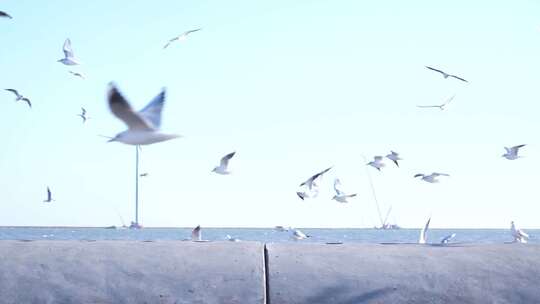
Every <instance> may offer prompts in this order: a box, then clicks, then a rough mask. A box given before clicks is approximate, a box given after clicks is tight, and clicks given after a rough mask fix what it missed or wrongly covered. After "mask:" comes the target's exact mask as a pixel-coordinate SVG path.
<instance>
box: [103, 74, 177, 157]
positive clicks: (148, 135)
mask: <svg viewBox="0 0 540 304" xmlns="http://www.w3.org/2000/svg"><path fill="white" fill-rule="evenodd" d="M108 102H109V108H110V110H111V112H112V113H113V114H114V116H116V117H117V118H118V119H120V120H122V121H123V122H124V123H125V124H126V125H127V126H128V129H127V131H124V132H121V133H118V134H117V135H116V136H115V137H113V138H111V139H110V140H109V142H112V141H117V142H121V143H124V144H128V145H134V146H138V145H150V144H154V143H158V142H162V141H166V140H171V139H174V138H177V137H180V135H176V134H166V133H162V132H161V131H160V127H161V111H162V110H163V105H164V103H165V89H163V90H162V91H161V93H159V94H158V95H157V96H156V97H155V98H154V99H152V101H150V103H149V104H148V105H146V107H144V108H143V109H142V110H140V111H139V112H135V111H134V110H133V108H132V107H131V105H130V104H129V103H128V102H127V101H126V99H125V98H124V97H123V96H122V95H121V94H120V92H119V91H118V89H117V88H116V87H115V85H114V84H110V85H109V92H108Z"/></svg>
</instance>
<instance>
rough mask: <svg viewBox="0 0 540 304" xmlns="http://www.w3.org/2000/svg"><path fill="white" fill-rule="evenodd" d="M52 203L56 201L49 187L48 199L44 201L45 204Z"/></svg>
mask: <svg viewBox="0 0 540 304" xmlns="http://www.w3.org/2000/svg"><path fill="white" fill-rule="evenodd" d="M52 201H54V200H53V199H52V193H51V189H50V188H49V187H47V199H46V200H44V201H43V202H44V203H50V202H52Z"/></svg>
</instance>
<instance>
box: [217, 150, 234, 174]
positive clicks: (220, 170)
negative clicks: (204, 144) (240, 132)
mask: <svg viewBox="0 0 540 304" xmlns="http://www.w3.org/2000/svg"><path fill="white" fill-rule="evenodd" d="M234 154H236V152H231V153H229V154H227V155H225V156H223V157H222V158H221V161H220V163H219V166H217V167H215V168H214V169H213V170H212V172H215V173H217V174H221V175H228V174H231V172H230V171H227V169H228V168H227V167H228V166H229V160H231V158H233V156H234Z"/></svg>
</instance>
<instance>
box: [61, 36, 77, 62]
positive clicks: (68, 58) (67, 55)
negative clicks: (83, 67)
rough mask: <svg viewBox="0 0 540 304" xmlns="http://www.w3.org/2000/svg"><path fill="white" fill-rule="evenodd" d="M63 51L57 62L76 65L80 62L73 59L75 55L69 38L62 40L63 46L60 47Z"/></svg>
mask: <svg viewBox="0 0 540 304" xmlns="http://www.w3.org/2000/svg"><path fill="white" fill-rule="evenodd" d="M62 50H63V51H64V58H62V59H58V62H61V63H63V64H65V65H78V64H80V62H79V61H78V60H77V59H75V55H74V54H73V49H72V48H71V40H69V38H67V39H66V41H65V42H64V47H63V48H62Z"/></svg>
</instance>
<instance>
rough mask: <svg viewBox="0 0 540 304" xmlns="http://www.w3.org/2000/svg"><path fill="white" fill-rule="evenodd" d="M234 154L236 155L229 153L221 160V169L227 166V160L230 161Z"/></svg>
mask: <svg viewBox="0 0 540 304" xmlns="http://www.w3.org/2000/svg"><path fill="white" fill-rule="evenodd" d="M234 154H236V152H231V153H229V154H227V155H225V156H223V157H222V158H221V162H220V166H221V167H222V168H227V166H228V165H229V160H231V158H233V156H234Z"/></svg>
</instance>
